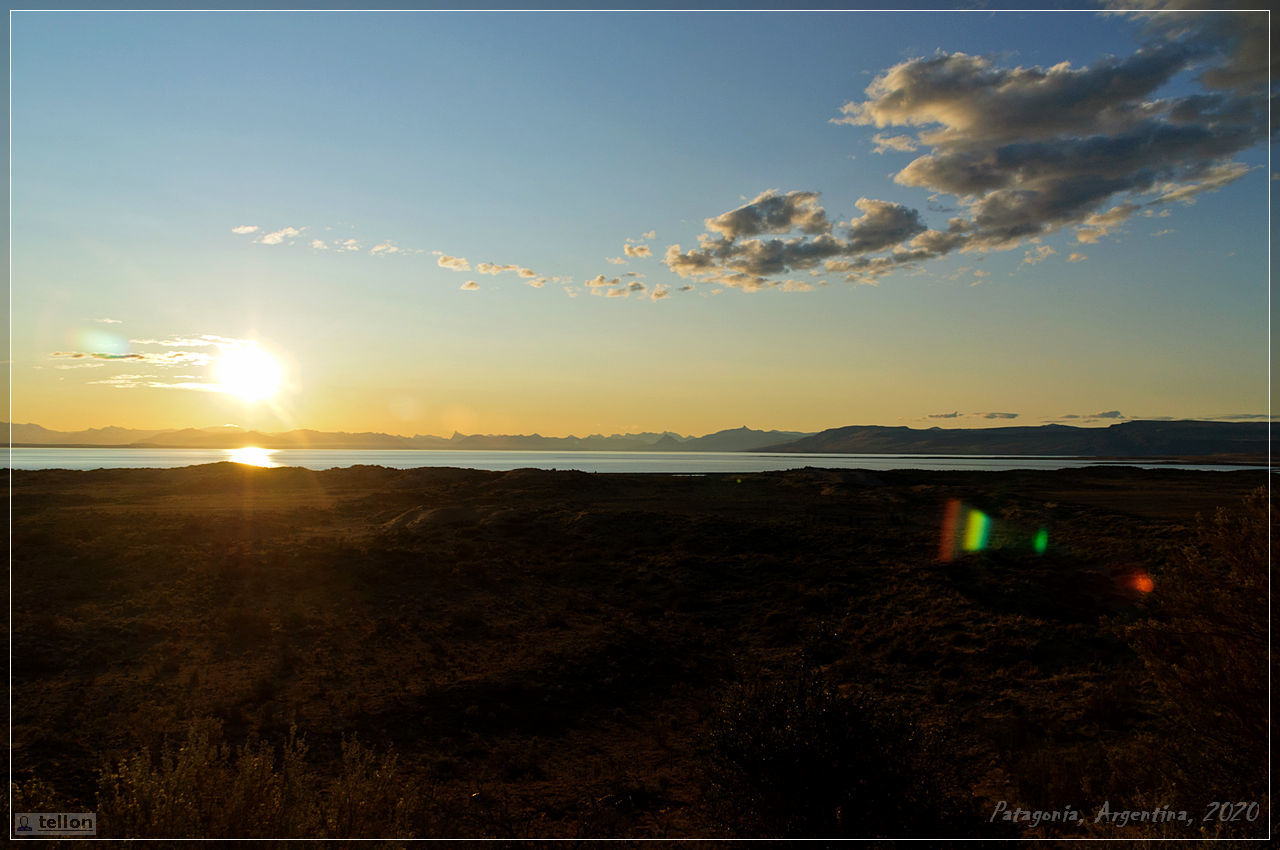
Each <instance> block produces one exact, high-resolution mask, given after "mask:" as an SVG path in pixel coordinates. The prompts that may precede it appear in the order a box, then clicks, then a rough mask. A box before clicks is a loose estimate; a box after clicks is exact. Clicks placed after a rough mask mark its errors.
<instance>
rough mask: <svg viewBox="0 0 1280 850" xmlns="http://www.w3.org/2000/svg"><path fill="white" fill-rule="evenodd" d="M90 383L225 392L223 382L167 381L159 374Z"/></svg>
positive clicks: (110, 385)
mask: <svg viewBox="0 0 1280 850" xmlns="http://www.w3.org/2000/svg"><path fill="white" fill-rule="evenodd" d="M89 383H90V384H102V385H105V386H109V387H115V388H117V389H122V390H128V389H144V388H145V389H157V390H193V391H196V392H206V393H217V392H223V387H222V385H221V384H217V383H206V382H202V381H165V380H161V379H160V378H159V376H157V375H115V376H113V377H110V378H103V379H102V380H100V381H89Z"/></svg>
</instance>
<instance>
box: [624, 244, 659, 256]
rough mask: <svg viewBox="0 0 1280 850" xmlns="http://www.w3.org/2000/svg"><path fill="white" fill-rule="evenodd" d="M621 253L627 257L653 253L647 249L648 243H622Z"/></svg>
mask: <svg viewBox="0 0 1280 850" xmlns="http://www.w3.org/2000/svg"><path fill="white" fill-rule="evenodd" d="M622 253H624V254H626V255H627V256H628V257H649V256H652V255H653V251H651V250H649V246H648V245H623V246H622Z"/></svg>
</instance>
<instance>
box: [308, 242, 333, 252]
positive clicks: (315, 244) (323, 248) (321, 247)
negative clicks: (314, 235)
mask: <svg viewBox="0 0 1280 850" xmlns="http://www.w3.org/2000/svg"><path fill="white" fill-rule="evenodd" d="M311 247H312V248H315V249H316V250H317V251H327V250H328V249H329V246H328V245H327V244H325V241H324V240H323V239H312V240H311Z"/></svg>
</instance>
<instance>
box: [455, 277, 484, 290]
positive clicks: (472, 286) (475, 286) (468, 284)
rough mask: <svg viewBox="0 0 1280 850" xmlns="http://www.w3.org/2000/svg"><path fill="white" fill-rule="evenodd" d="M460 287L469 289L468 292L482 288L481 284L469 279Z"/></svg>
mask: <svg viewBox="0 0 1280 850" xmlns="http://www.w3.org/2000/svg"><path fill="white" fill-rule="evenodd" d="M458 288H459V289H465V290H467V291H468V292H472V291H475V290H477V289H479V288H480V284H478V283H476V282H475V281H474V280H469V281H467V282H466V283H464V284H462V286H459V287H458Z"/></svg>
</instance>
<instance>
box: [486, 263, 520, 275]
mask: <svg viewBox="0 0 1280 850" xmlns="http://www.w3.org/2000/svg"><path fill="white" fill-rule="evenodd" d="M519 268H520V267H519V266H517V265H512V264H510V263H508V264H507V265H504V266H500V265H498V264H497V263H481V264H480V265H478V266H476V271H478V272H480V274H502V273H503V272H513V271H517V270H518V269H519Z"/></svg>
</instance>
